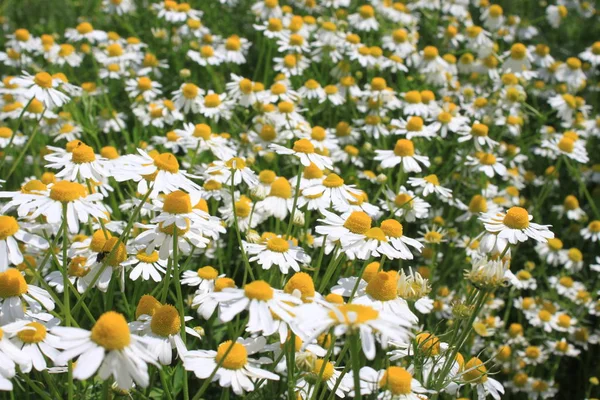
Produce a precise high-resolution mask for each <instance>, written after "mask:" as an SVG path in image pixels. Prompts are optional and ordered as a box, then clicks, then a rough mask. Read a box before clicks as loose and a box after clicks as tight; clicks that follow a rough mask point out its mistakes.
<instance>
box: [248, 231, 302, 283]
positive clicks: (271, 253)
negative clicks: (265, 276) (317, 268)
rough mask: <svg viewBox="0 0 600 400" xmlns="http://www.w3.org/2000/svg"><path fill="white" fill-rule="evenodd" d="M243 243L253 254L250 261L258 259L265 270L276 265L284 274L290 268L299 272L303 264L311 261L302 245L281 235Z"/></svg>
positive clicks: (249, 253) (250, 254) (250, 253)
mask: <svg viewBox="0 0 600 400" xmlns="http://www.w3.org/2000/svg"><path fill="white" fill-rule="evenodd" d="M243 244H244V248H245V250H246V253H247V254H248V255H249V256H251V257H250V259H249V261H250V262H253V261H257V262H258V265H261V266H262V268H263V269H265V270H268V269H270V268H271V267H272V266H273V265H276V266H278V267H279V270H280V271H281V273H282V274H287V273H288V271H289V270H290V268H291V269H293V270H294V271H296V272H298V271H300V265H301V264H308V263H310V256H309V255H308V254H306V253H305V252H304V250H303V249H302V248H301V247H299V246H295V245H294V244H293V243H292V241H291V240H286V239H283V238H282V237H279V236H275V237H271V238H266V241H265V242H264V243H247V242H244V243H243Z"/></svg>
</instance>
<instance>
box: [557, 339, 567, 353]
mask: <svg viewBox="0 0 600 400" xmlns="http://www.w3.org/2000/svg"><path fill="white" fill-rule="evenodd" d="M554 348H555V349H556V350H558V351H560V352H562V353H566V352H567V350H569V343H568V342H563V341H560V342H556V345H555V346H554Z"/></svg>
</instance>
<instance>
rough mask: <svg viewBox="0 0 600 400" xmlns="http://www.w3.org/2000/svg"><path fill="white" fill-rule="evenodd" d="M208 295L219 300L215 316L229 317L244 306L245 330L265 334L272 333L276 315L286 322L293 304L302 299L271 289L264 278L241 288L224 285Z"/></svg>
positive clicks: (227, 320)
mask: <svg viewBox="0 0 600 400" xmlns="http://www.w3.org/2000/svg"><path fill="white" fill-rule="evenodd" d="M211 298H213V299H214V300H216V301H217V302H218V304H219V319H220V320H221V321H223V322H229V321H231V320H232V319H233V318H234V317H235V316H236V315H238V314H240V313H241V312H243V311H244V310H248V311H249V316H248V322H247V324H246V331H247V332H250V333H259V332H262V333H263V334H264V335H266V336H270V335H272V334H273V333H275V331H276V328H277V325H276V324H275V317H276V318H277V319H280V320H283V321H286V322H288V323H289V322H290V321H291V320H292V316H293V315H295V310H296V309H297V307H296V306H297V305H298V304H300V303H302V300H301V299H299V298H297V297H295V296H293V295H291V294H287V293H284V292H283V291H281V290H277V289H274V288H273V287H271V286H270V285H269V284H268V283H267V282H265V281H262V280H257V281H253V282H250V283H248V284H246V285H245V286H244V288H243V289H238V288H232V287H226V288H223V290H221V291H219V292H216V291H215V292H213V293H212V294H211Z"/></svg>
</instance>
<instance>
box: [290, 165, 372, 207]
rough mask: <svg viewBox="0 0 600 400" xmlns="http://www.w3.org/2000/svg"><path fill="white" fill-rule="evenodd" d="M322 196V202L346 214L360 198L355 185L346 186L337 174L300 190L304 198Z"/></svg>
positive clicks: (359, 192)
mask: <svg viewBox="0 0 600 400" xmlns="http://www.w3.org/2000/svg"><path fill="white" fill-rule="evenodd" d="M319 194H320V195H322V197H323V200H322V201H323V202H324V203H326V204H327V206H329V205H330V204H331V206H332V207H333V208H334V209H335V210H336V211H339V212H346V211H348V210H349V209H350V208H351V205H352V204H353V203H356V200H357V199H358V198H360V196H362V193H361V191H360V190H359V189H356V187H355V185H346V184H345V183H344V180H343V179H342V178H341V177H340V176H339V175H337V174H334V173H331V174H329V175H327V176H326V177H325V178H324V179H322V181H321V182H320V183H318V184H315V185H313V186H310V187H307V188H305V189H303V190H302V195H303V196H304V197H310V196H316V195H319Z"/></svg>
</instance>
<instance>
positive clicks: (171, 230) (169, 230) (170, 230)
mask: <svg viewBox="0 0 600 400" xmlns="http://www.w3.org/2000/svg"><path fill="white" fill-rule="evenodd" d="M185 222H186V227H185V228H183V229H181V228H177V225H176V224H171V225H168V226H165V225H164V224H163V223H162V222H160V223H159V224H158V229H159V230H160V231H161V232H162V233H164V234H167V235H169V236H174V235H175V230H177V236H178V237H182V236H184V235H185V234H186V233H187V232H188V231H189V230H190V220H189V219H188V218H186V219H185Z"/></svg>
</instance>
